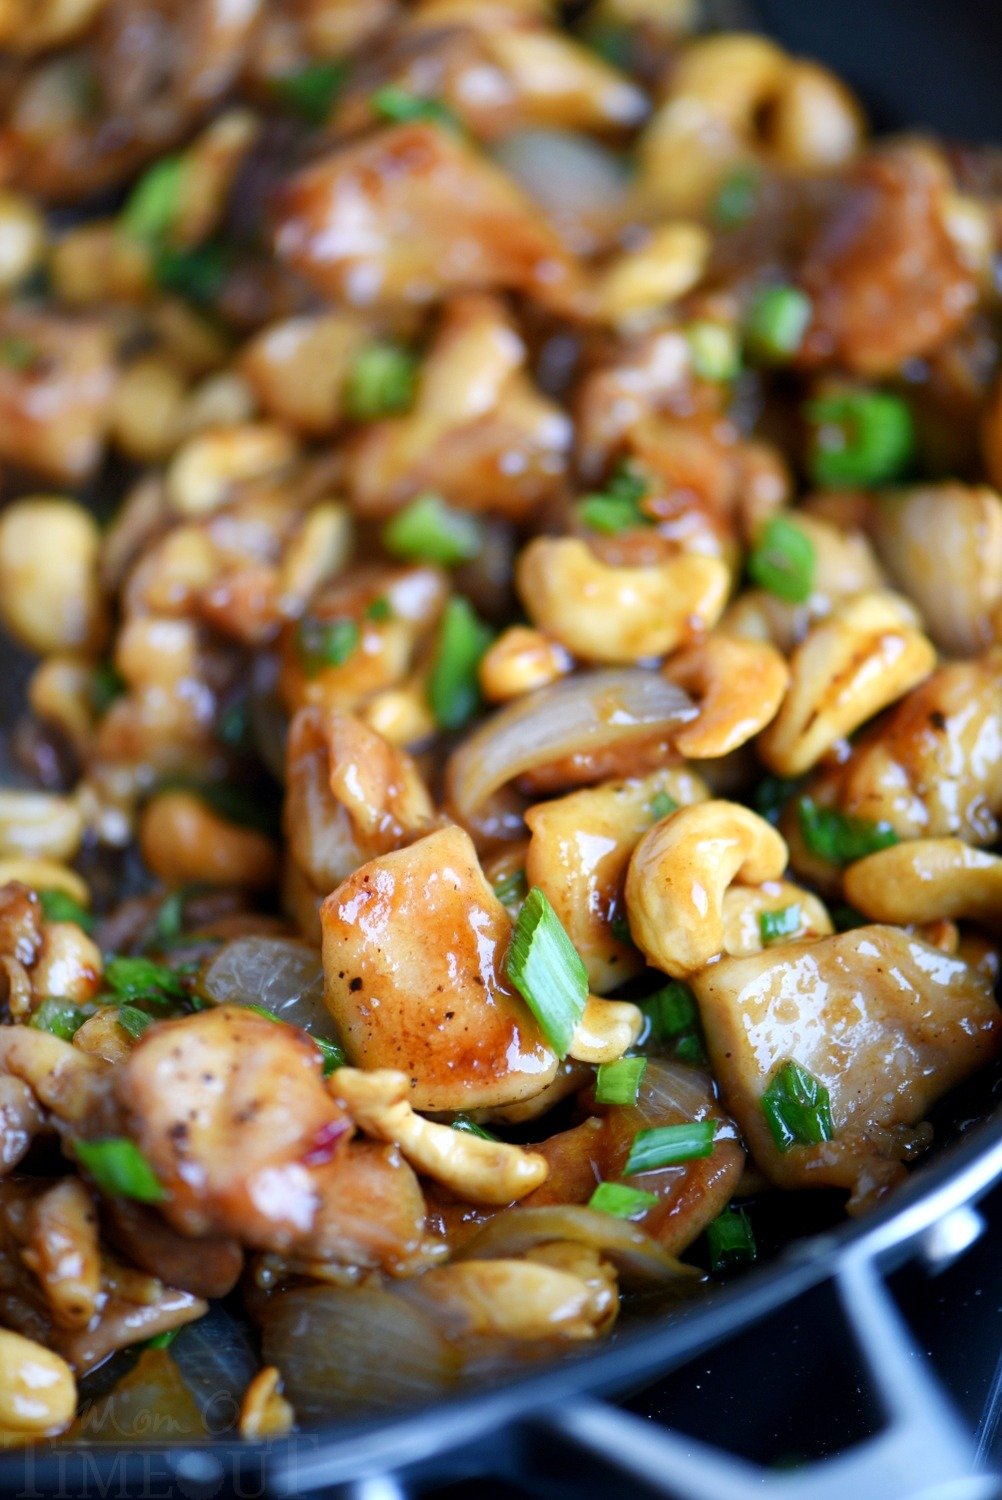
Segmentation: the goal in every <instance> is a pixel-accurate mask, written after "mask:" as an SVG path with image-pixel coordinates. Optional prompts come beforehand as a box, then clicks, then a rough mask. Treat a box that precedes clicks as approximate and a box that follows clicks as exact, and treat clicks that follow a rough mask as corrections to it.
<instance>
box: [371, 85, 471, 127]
mask: <svg viewBox="0 0 1002 1500" xmlns="http://www.w3.org/2000/svg"><path fill="white" fill-rule="evenodd" d="M369 102H370V104H371V105H372V107H373V109H374V110H375V111H376V113H377V114H378V115H382V117H383V119H384V120H392V121H393V122H394V123H395V124H397V125H409V124H410V123H411V122H412V121H413V120H433V121H434V122H435V124H436V125H447V126H448V127H449V129H450V130H458V129H459V128H460V124H459V121H458V120H457V118H456V116H455V114H454V113H453V112H452V110H451V109H450V108H449V106H448V105H447V104H443V103H442V101H441V99H426V98H424V97H422V95H420V94H411V93H409V92H408V91H407V89H401V88H398V87H397V86H396V85H395V84H392V83H388V84H386V85H385V86H384V87H383V88H381V89H377V90H376V92H375V93H374V94H372V95H371V97H370V100H369Z"/></svg>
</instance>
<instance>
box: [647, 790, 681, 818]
mask: <svg viewBox="0 0 1002 1500" xmlns="http://www.w3.org/2000/svg"><path fill="white" fill-rule="evenodd" d="M673 812H678V803H677V802H676V801H675V798H674V797H669V795H668V793H667V792H655V793H654V796H653V797H652V798H651V801H650V813H651V817H652V818H653V819H654V821H655V823H660V821H661V819H662V818H667V816H668V814H669V813H673Z"/></svg>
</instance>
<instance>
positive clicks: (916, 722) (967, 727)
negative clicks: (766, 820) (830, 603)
mask: <svg viewBox="0 0 1002 1500" xmlns="http://www.w3.org/2000/svg"><path fill="white" fill-rule="evenodd" d="M1000 747H1002V648H999V647H995V648H994V649H993V650H991V651H988V652H986V654H985V655H984V656H981V657H977V658H975V659H974V660H971V661H964V662H955V663H951V664H949V665H947V666H943V667H940V668H939V669H938V671H936V672H934V673H933V674H932V676H931V677H928V678H927V679H926V681H925V682H923V683H921V684H920V685H919V686H918V687H917V688H915V689H914V690H913V691H912V692H910V693H909V694H908V696H907V697H906V698H903V699H902V701H901V702H900V703H899V704H897V706H896V707H895V708H893V709H892V710H891V711H890V712H889V713H888V714H887V715H886V716H885V717H884V718H882V719H879V720H878V721H877V722H876V723H875V724H874V725H873V726H872V727H871V728H869V729H867V730H865V731H864V732H863V734H861V735H860V737H859V739H858V740H857V741H856V743H855V745H854V746H853V749H852V752H851V753H850V755H849V757H848V759H847V760H846V761H845V763H844V764H843V765H841V766H836V767H834V768H832V769H831V770H824V771H822V772H821V774H820V775H819V776H818V777H817V778H816V780H815V781H813V782H812V783H811V784H810V786H809V790H810V792H811V795H812V796H814V797H815V798H816V800H817V801H818V802H820V803H822V804H824V805H825V806H835V807H837V808H838V809H839V811H840V812H843V813H848V814H849V815H850V816H853V817H860V818H869V819H871V820H873V821H877V822H879V821H886V822H888V823H890V825H891V827H892V828H893V829H894V830H895V832H896V833H897V834H898V835H899V836H900V837H901V838H947V837H950V836H956V837H957V838H962V839H964V840H965V841H966V842H967V843H969V844H978V845H983V846H988V845H991V844H993V843H994V842H995V841H996V839H997V838H998V837H999V832H1000V814H1002V748H1000ZM790 826H791V828H792V820H791V825H790ZM783 827H784V832H785V831H786V827H787V824H786V822H785V821H784V824H783ZM796 847H797V843H796V839H795V838H794V839H791V848H794V849H795V848H796Z"/></svg>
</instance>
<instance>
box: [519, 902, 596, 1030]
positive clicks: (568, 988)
mask: <svg viewBox="0 0 1002 1500" xmlns="http://www.w3.org/2000/svg"><path fill="white" fill-rule="evenodd" d="M507 972H508V978H509V979H510V980H511V982H512V984H513V985H514V986H515V988H516V989H517V990H518V992H519V994H520V995H521V996H522V998H523V1000H524V1001H525V1003H526V1004H527V1005H528V1007H529V1009H530V1010H531V1011H532V1013H533V1015H534V1016H535V1017H536V1020H537V1021H538V1022H539V1026H540V1030H541V1031H542V1033H543V1035H544V1036H545V1037H546V1040H547V1041H548V1042H549V1044H550V1046H551V1047H552V1048H553V1050H554V1052H555V1053H556V1054H557V1056H558V1057H560V1058H564V1057H566V1056H567V1053H568V1051H569V1049H570V1045H571V1040H572V1038H573V1036H574V1031H575V1029H576V1027H577V1024H578V1022H579V1021H580V1020H581V1017H582V1016H583V1015H584V1009H585V1005H586V1003H587V1000H588V971H587V969H586V968H585V966H584V964H583V963H582V961H581V957H580V955H579V953H578V951H577V949H576V948H575V947H574V944H573V943H572V942H571V940H570V938H569V937H568V936H567V933H566V932H565V931H564V929H563V926H562V924H561V921H560V918H559V917H558V916H557V914H556V912H555V911H554V910H553V907H552V906H551V905H550V903H549V901H548V900H547V899H546V897H545V896H544V894H543V892H542V891H541V890H540V889H539V887H538V886H533V888H532V890H531V891H530V892H529V894H528V895H527V896H526V898H525V901H524V902H523V904H522V909H521V911H520V912H519V914H518V919H517V921H516V923H515V931H514V932H513V933H512V938H511V946H510V948H509V949H508V963H507Z"/></svg>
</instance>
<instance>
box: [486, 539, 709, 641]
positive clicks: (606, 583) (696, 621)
mask: <svg viewBox="0 0 1002 1500" xmlns="http://www.w3.org/2000/svg"><path fill="white" fill-rule="evenodd" d="M515 581H516V584H517V587H518V592H519V594H520V596H521V599H522V602H523V604H524V605H525V608H526V610H527V612H528V614H529V616H530V618H531V619H532V620H533V622H534V623H535V624H537V625H538V626H539V628H540V629H541V630H543V631H544V632H545V633H546V634H547V635H549V636H552V637H553V638H554V639H556V640H558V641H559V642H560V643H561V644H562V645H564V646H566V647H567V649H568V651H570V652H571V653H572V654H573V655H574V656H579V657H582V658H583V659H584V660H585V661H600V662H634V661H640V660H642V659H643V658H644V657H651V656H664V655H665V654H666V653H667V652H668V651H672V650H674V648H675V647H676V646H679V645H681V644H683V643H684V642H686V641H688V640H690V639H691V638H692V637H693V636H694V635H695V634H696V633H697V632H699V631H700V630H709V629H710V628H711V626H713V625H715V624H716V622H717V620H718V619H719V617H720V614H721V611H722V610H723V607H724V604H725V602H726V600H727V591H728V589H729V588H730V570H729V569H728V567H727V565H726V564H725V563H723V562H721V560H720V558H718V557H705V556H703V555H702V554H701V553H695V552H689V553H682V554H681V555H679V556H677V557H671V558H669V559H668V560H667V561H666V562H663V563H661V564H659V565H658V566H655V567H641V568H619V567H610V566H608V565H607V564H606V563H603V562H601V561H600V560H599V559H598V558H597V557H596V556H595V553H594V552H593V551H592V550H591V548H590V547H589V546H588V545H587V544H586V543H585V542H583V541H581V540H579V539H578V538H576V537H543V536H539V537H535V538H534V539H533V540H532V541H531V542H530V543H529V545H528V546H527V547H525V548H524V549H523V551H522V553H521V554H520V556H519V559H518V563H517V565H516V570H515Z"/></svg>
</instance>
